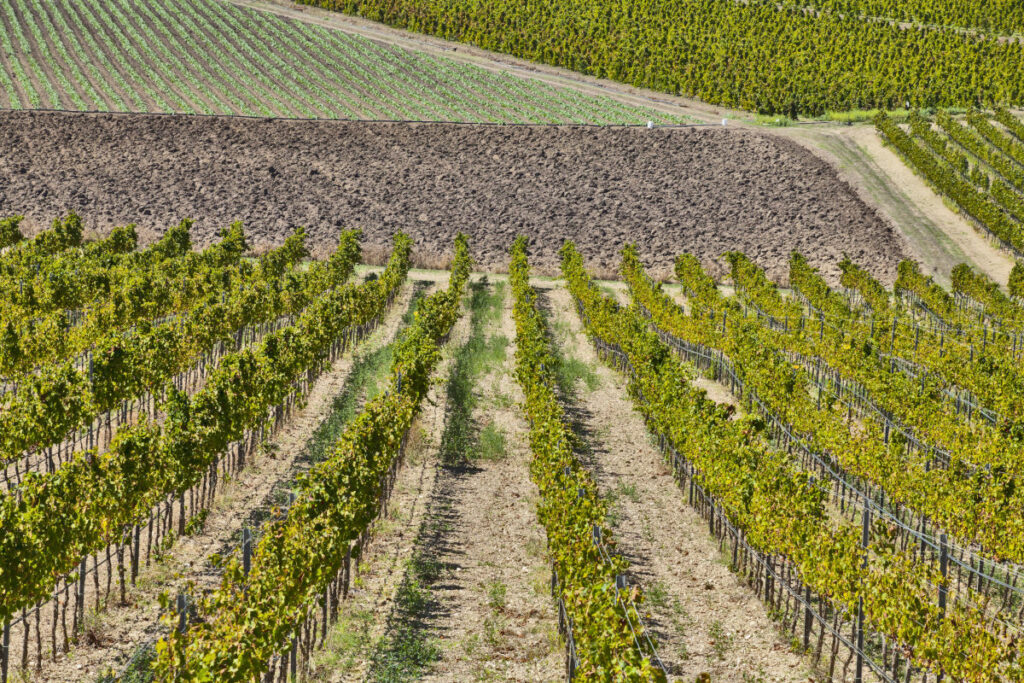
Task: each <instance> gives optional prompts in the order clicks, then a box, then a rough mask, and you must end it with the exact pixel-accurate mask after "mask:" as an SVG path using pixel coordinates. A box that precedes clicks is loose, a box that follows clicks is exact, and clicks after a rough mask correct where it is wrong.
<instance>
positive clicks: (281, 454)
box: [12, 283, 412, 683]
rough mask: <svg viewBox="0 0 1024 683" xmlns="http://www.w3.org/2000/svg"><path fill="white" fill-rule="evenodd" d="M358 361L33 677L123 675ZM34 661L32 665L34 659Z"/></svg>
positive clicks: (231, 540)
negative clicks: (168, 599) (165, 599)
mask: <svg viewBox="0 0 1024 683" xmlns="http://www.w3.org/2000/svg"><path fill="white" fill-rule="evenodd" d="M411 294H412V286H411V285H410V284H409V283H406V285H404V286H403V288H402V290H401V292H400V294H399V296H398V297H397V298H396V299H395V302H394V303H393V304H392V307H391V308H390V310H389V311H388V312H387V314H386V315H385V317H384V319H383V321H382V323H381V325H380V326H379V327H378V328H377V330H376V331H375V332H374V333H373V334H372V335H371V336H370V337H368V338H367V339H365V340H364V341H363V342H362V343H361V344H360V345H359V346H357V347H356V354H357V355H361V354H364V353H366V352H367V351H369V350H372V349H373V348H374V347H376V346H379V345H381V344H382V343H387V341H388V340H390V339H392V338H393V337H394V335H395V334H396V332H397V331H398V329H399V327H400V325H401V323H402V316H403V313H404V312H405V310H406V309H407V307H408V306H409V302H410V299H411ZM354 358H355V357H354V356H353V354H352V353H347V354H345V355H343V356H342V357H341V358H339V359H338V360H337V361H335V363H334V364H333V366H332V367H331V368H330V370H329V371H328V372H326V373H324V374H323V375H322V376H321V377H320V378H319V379H318V380H317V381H316V383H315V384H314V386H313V388H312V389H311V391H310V394H309V396H308V398H307V403H306V406H305V407H304V408H303V409H302V410H299V411H296V412H295V413H293V415H292V417H291V419H289V420H288V422H287V423H286V425H285V426H284V428H283V429H282V430H281V431H280V432H279V433H278V434H277V435H276V436H274V437H273V438H272V439H270V440H269V442H268V443H269V447H268V448H266V449H263V450H262V452H260V453H259V454H258V455H257V456H256V457H255V458H254V459H253V460H252V461H250V463H249V464H248V465H247V466H246V467H245V468H244V469H243V470H242V471H241V472H240V473H238V474H237V475H235V476H234V477H232V478H231V480H230V482H229V483H228V484H227V485H226V486H225V487H224V488H223V489H222V490H221V491H220V492H219V493H218V495H217V498H216V502H215V503H214V506H213V508H211V509H210V512H209V514H208V515H207V517H206V520H205V522H204V524H203V525H202V529H201V530H200V531H197V532H196V533H194V534H192V535H185V536H182V537H180V538H178V539H177V540H176V542H175V543H174V545H173V546H172V547H171V548H169V549H168V550H167V551H166V552H165V553H164V555H163V557H162V558H160V559H159V560H157V561H155V562H154V563H153V564H152V565H151V566H150V567H149V568H147V569H145V570H142V571H140V575H139V579H138V585H137V587H136V588H134V589H132V590H131V591H130V592H129V593H128V599H127V604H126V605H123V606H122V605H117V604H116V599H115V598H114V597H113V596H111V598H110V601H111V606H110V607H108V608H107V609H106V610H104V611H103V612H101V613H99V614H98V615H93V616H89V617H87V629H86V635H85V638H84V640H85V642H84V643H83V644H80V645H78V646H77V647H74V648H73V649H72V651H71V653H70V654H69V655H64V656H59V657H58V658H57V661H56V662H52V661H49V660H48V659H45V657H44V662H43V668H42V671H41V672H40V673H34V674H33V680H43V681H52V682H54V683H56V682H58V681H61V682H63V681H67V682H68V683H71V682H72V681H74V682H77V681H82V680H84V679H91V678H94V677H95V676H98V675H99V674H100V673H102V672H103V671H105V670H106V669H108V668H113V669H115V670H119V669H120V668H121V667H123V665H124V663H125V661H126V660H127V659H128V657H130V656H131V654H132V653H133V652H134V651H135V649H136V648H137V647H138V646H139V645H142V644H145V643H147V642H151V641H155V640H156V639H158V638H159V637H160V636H161V634H162V633H163V631H164V627H163V626H162V625H161V624H160V622H159V611H160V610H159V605H158V602H157V599H158V596H159V594H160V593H161V592H164V591H167V592H168V593H169V594H171V595H174V594H175V593H176V592H177V591H179V590H182V589H184V588H186V586H187V585H188V584H190V583H191V584H193V585H194V586H195V588H194V589H193V590H194V591H196V592H200V591H204V590H209V589H212V588H215V587H216V586H217V585H218V583H219V580H220V572H219V571H218V570H217V569H216V568H215V567H213V566H212V565H210V563H209V561H208V558H209V556H210V554H211V553H221V554H224V553H231V552H232V551H233V550H235V549H237V547H238V545H239V543H240V538H241V527H242V525H243V524H244V523H246V522H248V521H250V520H251V519H252V518H253V516H254V513H258V512H260V511H262V512H263V514H264V515H265V514H266V513H267V512H268V510H269V508H270V507H273V505H274V502H273V501H274V495H273V494H274V492H275V491H277V490H279V489H280V488H281V487H284V488H285V489H287V488H288V487H289V486H290V484H291V483H292V482H293V480H294V478H295V475H296V473H297V471H299V470H301V469H303V465H302V464H301V463H298V462H297V461H298V460H299V459H300V458H301V456H302V455H303V453H304V452H305V448H306V444H307V442H308V440H309V437H310V436H311V435H312V434H313V432H314V431H315V430H316V428H317V427H318V426H319V424H320V423H321V422H322V421H323V420H324V418H325V417H326V415H327V414H328V412H329V411H330V406H331V402H332V400H333V399H334V397H335V396H336V395H337V394H338V393H339V392H340V391H341V390H342V387H343V386H344V385H345V382H346V380H347V378H348V375H349V372H350V370H351V369H352V366H353V363H354ZM297 468H298V469H297ZM89 587H90V588H91V585H90V586H89ZM93 600H94V598H93V596H92V594H91V592H90V591H88V590H87V599H86V604H92V602H93ZM16 635H17V633H16ZM19 641H20V639H19ZM12 645H15V643H12ZM19 646H20V645H19ZM14 651H15V652H17V651H18V650H17V649H16V648H15V650H14ZM32 661H33V663H34V659H33V660H32Z"/></svg>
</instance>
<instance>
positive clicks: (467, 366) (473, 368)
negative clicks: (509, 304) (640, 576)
mask: <svg viewBox="0 0 1024 683" xmlns="http://www.w3.org/2000/svg"><path fill="white" fill-rule="evenodd" d="M504 298H505V283H504V282H496V283H493V284H492V283H489V282H487V281H484V280H481V281H477V282H474V283H473V284H472V285H471V295H470V300H469V309H470V322H469V327H470V332H469V339H468V340H467V341H466V343H465V344H463V345H462V346H461V347H459V349H458V350H457V351H456V352H455V360H454V365H453V366H452V372H451V376H450V377H449V380H448V389H447V396H446V398H447V404H448V411H449V412H448V415H447V418H446V421H445V428H444V433H443V434H442V435H441V461H442V462H444V463H447V464H455V463H459V462H465V461H467V460H472V459H475V458H483V459H488V460H493V459H497V458H498V457H500V455H501V454H502V453H503V452H504V450H505V449H504V435H503V434H500V432H497V428H496V427H493V425H492V426H491V430H490V431H489V432H488V430H487V428H486V427H485V428H484V430H483V431H482V432H481V430H480V429H479V426H478V425H477V423H476V421H475V420H474V419H473V411H474V409H475V408H476V407H477V405H478V403H479V399H478V397H477V396H476V394H475V392H474V389H475V388H476V387H477V386H478V384H479V382H480V380H481V379H482V378H483V377H484V376H486V375H487V374H488V373H490V372H492V371H494V370H495V369H497V368H498V366H499V365H500V364H501V363H502V362H503V361H504V360H505V355H506V353H507V352H508V344H509V342H508V338H507V337H505V336H503V335H489V334H487V327H488V326H489V325H491V324H492V323H493V322H495V321H496V320H497V319H498V318H499V316H500V315H501V304H502V301H503V300H504ZM483 439H486V441H484V440H483Z"/></svg>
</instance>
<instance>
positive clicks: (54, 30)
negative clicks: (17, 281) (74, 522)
mask: <svg viewBox="0 0 1024 683" xmlns="http://www.w3.org/2000/svg"><path fill="white" fill-rule="evenodd" d="M3 29H7V30H3ZM3 48H7V49H6V54H8V55H10V57H9V59H8V60H6V61H5V62H4V64H3V66H2V67H0V108H10V109H20V108H23V107H24V108H33V109H35V108H56V109H71V110H79V111H154V112H184V113H199V114H242V115H251V116H286V117H296V118H346V119H398V120H410V119H415V120H428V121H474V122H476V121H487V122H516V123H600V124H605V123H634V124H636V123H645V122H646V121H648V120H653V121H656V122H659V123H663V122H664V123H675V122H679V121H680V120H681V119H680V118H678V117H675V116H670V115H665V114H661V113H659V112H657V111H654V110H651V109H647V108H645V107H634V106H629V105H622V104H618V103H616V102H615V101H613V100H611V99H608V98H604V97H599V96H591V95H583V94H576V95H575V96H570V95H567V94H566V93H565V92H564V91H563V90H564V89H561V88H556V87H553V86H549V85H546V84H541V83H538V82H536V81H532V80H527V79H523V78H519V77H516V76H509V75H507V74H503V73H495V72H491V71H489V70H486V69H483V68H480V67H478V66H476V65H472V64H465V63H461V62H456V61H452V60H449V59H445V58H439V57H433V56H430V55H426V54H421V53H416V52H412V51H408V50H404V49H400V48H394V47H390V46H384V45H380V44H378V43H377V42H374V41H371V40H368V39H365V38H362V37H359V36H355V35H351V34H347V33H343V32H340V31H335V30H331V29H329V28H325V27H323V26H319V25H315V24H308V23H304V22H295V21H288V20H285V19H282V18H281V17H278V16H275V15H273V14H272V13H266V12H260V11H256V10H252V9H249V8H242V7H237V6H233V5H231V4H230V3H221V2H215V1H213V0H159V1H158V2H148V3H136V2H132V1H131V0H111V1H110V2H103V3H97V2H87V3H77V2H71V1H70V0H58V1H57V2H52V1H50V0H12V2H10V3H6V4H5V6H4V8H3V11H0V49H3Z"/></svg>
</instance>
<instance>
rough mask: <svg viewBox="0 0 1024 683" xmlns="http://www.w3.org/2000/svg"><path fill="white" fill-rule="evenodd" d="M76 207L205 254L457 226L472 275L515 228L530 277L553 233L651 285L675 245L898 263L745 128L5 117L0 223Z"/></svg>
mask: <svg viewBox="0 0 1024 683" xmlns="http://www.w3.org/2000/svg"><path fill="white" fill-rule="evenodd" d="M72 209H74V210H78V211H80V212H82V213H83V214H84V215H85V216H86V219H87V222H88V223H89V224H90V225H92V224H93V223H95V224H96V225H97V226H98V227H101V228H103V227H109V226H113V225H118V224H124V223H127V222H133V221H134V222H136V223H138V224H139V225H140V227H142V228H145V229H147V230H148V231H154V230H162V229H165V228H166V226H167V225H169V224H172V223H176V222H177V221H179V220H180V219H181V218H182V217H183V216H193V217H195V218H197V219H199V223H198V225H197V229H196V233H197V237H198V238H199V239H198V240H197V241H198V242H199V243H203V244H205V243H209V242H210V241H212V240H213V239H214V238H215V232H214V229H215V228H217V227H220V226H223V225H225V224H227V223H229V222H231V221H233V220H242V221H244V223H245V225H246V227H247V230H248V233H249V235H250V238H251V241H252V242H253V243H254V245H256V246H261V245H262V246H267V245H270V244H276V243H280V242H281V241H282V240H283V238H284V236H285V235H286V232H287V230H288V228H289V227H291V226H293V225H298V224H301V225H306V226H307V227H308V228H309V231H310V235H311V238H312V242H313V244H314V246H323V247H327V246H330V245H333V243H334V241H335V240H336V239H337V230H338V228H339V227H340V226H355V225H358V226H361V227H363V228H364V229H365V230H366V234H367V241H368V243H369V244H370V245H371V246H373V245H377V246H383V245H385V244H386V243H387V242H388V240H389V238H390V235H391V234H392V233H393V232H394V231H396V230H399V229H402V230H405V231H407V232H409V234H410V235H411V236H412V237H413V238H414V239H415V240H416V243H417V245H418V249H419V251H421V252H424V251H426V252H433V253H438V252H441V253H444V252H447V251H448V250H449V249H450V245H451V242H452V238H453V236H454V234H455V233H456V232H457V231H459V230H463V231H466V232H468V233H469V234H470V237H471V240H472V241H471V244H472V246H473V251H474V255H475V257H476V258H477V259H478V265H479V266H480V267H481V268H483V269H485V270H495V269H499V270H500V269H502V268H504V267H505V264H506V263H507V256H506V250H507V248H508V245H509V243H510V242H511V241H512V239H513V237H514V236H515V235H516V234H517V233H525V234H527V235H529V236H530V237H531V238H532V243H533V244H532V248H533V253H534V254H536V256H535V259H534V260H535V263H536V265H537V270H538V273H539V274H553V273H554V272H555V271H557V250H558V247H559V246H560V245H561V243H562V241H563V240H564V239H572V240H575V241H576V242H577V243H578V244H579V246H580V248H581V251H582V252H583V254H584V256H585V258H586V259H587V261H588V265H590V266H591V267H593V268H595V269H597V270H598V271H599V272H604V273H608V274H610V273H612V272H613V271H614V268H615V266H616V265H617V263H618V255H617V252H618V250H619V249H620V248H621V247H622V245H624V244H625V243H627V242H629V241H636V242H637V243H638V246H639V248H640V251H641V255H642V256H643V257H644V259H645V260H646V261H647V263H648V265H649V266H651V267H653V268H654V269H655V270H656V272H661V273H663V274H667V272H668V271H669V269H670V268H671V263H672V259H673V258H674V256H675V255H676V254H678V253H679V252H681V251H692V252H694V253H696V254H698V255H699V256H701V258H702V259H704V260H705V262H706V264H707V265H709V266H710V265H711V263H712V261H713V260H714V259H716V258H717V257H718V256H720V254H721V253H722V252H724V251H726V250H729V249H741V250H743V251H745V252H746V253H747V254H748V255H750V256H751V257H752V258H753V259H754V260H756V261H757V262H758V263H760V264H761V265H763V266H765V267H766V269H767V271H768V274H769V276H771V277H773V278H779V279H784V278H785V276H786V274H787V271H788V267H787V263H786V262H787V258H788V254H789V251H790V250H791V249H799V250H800V251H802V252H804V253H805V254H806V255H807V256H808V258H809V259H810V260H811V262H812V263H814V264H815V265H817V266H820V267H821V268H822V269H823V271H824V272H825V273H826V275H828V276H829V277H830V278H831V279H833V280H834V279H835V278H836V277H837V276H838V269H837V267H836V263H837V262H838V261H839V259H840V258H841V257H842V254H843V253H847V254H849V255H850V256H851V257H852V258H854V259H856V260H857V261H859V262H861V263H864V264H866V265H868V267H870V268H871V269H872V271H873V273H874V274H875V275H876V276H878V277H879V278H880V279H882V280H883V281H885V282H889V283H891V282H892V281H893V279H894V277H895V267H896V264H897V262H898V261H899V260H900V259H901V258H903V257H904V256H905V255H906V254H905V250H904V247H903V242H902V239H901V238H900V237H899V236H898V235H897V234H896V233H895V232H894V231H893V230H892V229H891V228H890V227H889V226H888V224H887V223H886V222H885V221H883V219H882V218H881V217H880V216H879V215H878V214H877V213H876V212H875V211H874V210H873V209H871V208H870V207H868V206H867V205H866V204H865V203H864V202H863V201H862V200H860V199H859V198H858V197H857V195H856V194H855V193H854V191H853V190H852V189H851V188H850V187H849V185H847V184H846V183H844V182H843V181H841V180H839V179H838V178H837V176H836V173H835V171H834V170H833V169H832V168H831V167H830V166H829V165H828V164H827V163H825V162H823V161H821V160H820V159H818V158H816V157H815V156H813V155H812V154H811V153H809V152H807V151H806V150H804V149H803V148H801V147H800V146H799V145H797V144H795V143H793V142H791V141H789V140H784V139H781V138H779V137H777V136H771V135H765V134H761V133H757V132H754V131H752V130H740V129H737V128H720V127H710V128H676V129H654V130H648V129H646V128H585V127H545V126H504V127H495V126H477V125H452V124H390V123H370V122H324V121H274V120H259V119H242V120H240V119H225V118H214V117H177V116H152V115H110V114H52V113H40V112H5V113H3V114H2V115H0V213H15V212H17V213H24V214H26V216H27V217H28V220H29V225H30V226H35V227H41V226H43V225H46V224H48V223H49V221H50V220H51V219H52V218H53V216H55V215H57V214H60V213H62V212H65V211H68V210H72Z"/></svg>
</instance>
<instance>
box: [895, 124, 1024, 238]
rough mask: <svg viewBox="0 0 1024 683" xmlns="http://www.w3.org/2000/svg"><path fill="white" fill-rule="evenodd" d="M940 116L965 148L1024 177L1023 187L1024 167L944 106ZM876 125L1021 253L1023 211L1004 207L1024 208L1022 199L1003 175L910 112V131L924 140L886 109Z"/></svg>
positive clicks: (962, 205) (937, 183)
mask: <svg viewBox="0 0 1024 683" xmlns="http://www.w3.org/2000/svg"><path fill="white" fill-rule="evenodd" d="M938 121H939V124H940V125H941V126H942V127H943V129H944V130H945V132H946V133H947V134H949V136H950V137H951V138H952V139H953V140H955V141H956V142H957V143H958V144H959V145H961V146H962V147H963V148H964V149H967V150H969V151H971V153H972V154H974V155H976V156H978V157H980V158H981V159H984V160H985V161H986V162H987V163H989V164H992V165H994V168H995V169H996V170H997V171H1000V169H1001V171H1000V172H1002V173H1006V174H1008V175H1009V176H1011V178H1012V179H1016V181H1017V182H1020V183H1021V185H1020V186H1019V189H1020V188H1024V172H1022V171H1020V169H1017V168H1016V167H1014V166H1013V165H1011V164H1010V163H1009V162H1008V161H1007V160H1005V159H1004V158H1002V157H1001V156H998V155H997V154H996V153H995V152H994V151H993V150H992V149H991V148H990V147H988V146H987V143H984V142H982V141H981V140H979V139H978V138H977V137H976V136H975V135H974V134H972V133H971V132H969V131H968V130H967V129H965V128H964V127H963V126H961V125H960V124H959V123H958V122H956V121H955V120H954V119H953V118H952V117H950V116H949V115H948V114H944V113H942V112H940V113H939V115H938ZM973 121H974V122H975V123H977V122H979V121H980V119H979V117H977V116H974V118H973ZM875 126H876V127H877V128H878V131H879V132H880V133H881V134H882V135H883V137H884V138H885V139H886V140H888V141H889V143H890V144H892V146H893V147H894V148H895V149H896V151H897V153H898V154H899V155H900V156H901V157H902V158H903V160H904V161H905V162H906V163H907V164H909V165H910V167H911V168H913V169H914V170H915V171H916V172H917V173H918V174H920V175H921V176H922V177H923V178H924V179H925V180H926V181H927V182H928V183H929V184H930V185H932V186H933V187H934V188H935V189H936V190H937V191H938V192H939V193H941V194H944V195H946V196H947V197H949V198H950V199H951V200H952V201H953V202H954V203H955V204H956V205H957V206H958V207H959V208H960V211H962V212H963V213H964V215H966V216H967V217H968V218H970V219H971V220H973V221H974V223H975V224H976V225H978V226H979V227H980V228H982V229H983V230H985V231H986V232H988V233H989V234H991V235H992V236H994V237H995V238H996V239H998V240H999V241H1000V242H1002V243H1003V245H1004V246H1006V247H1008V248H1009V249H1011V250H1014V251H1016V252H1017V253H1021V252H1024V225H1022V224H1021V222H1020V220H1018V219H1024V215H1021V216H1018V219H1015V218H1014V216H1013V215H1010V214H1008V213H1007V211H1006V210H1004V207H1005V208H1006V209H1009V210H1010V211H1020V212H1021V214H1024V200H1022V199H1021V198H1020V197H1018V196H1017V195H1016V193H1015V192H1014V191H1013V190H1012V189H1011V188H1010V186H1009V185H1008V184H1007V183H1005V182H1004V181H1003V180H1001V179H999V178H996V179H995V180H994V181H992V180H990V178H989V176H988V174H987V173H985V172H984V171H980V170H979V169H978V168H977V167H973V168H972V167H970V161H969V159H968V158H967V157H966V156H965V155H964V154H963V153H962V152H960V151H958V149H956V148H955V147H952V146H949V145H947V144H946V142H945V141H944V140H942V139H941V138H940V137H938V136H937V134H936V133H935V132H934V131H932V130H931V126H930V124H928V122H927V121H925V120H924V119H921V118H916V119H915V118H913V117H912V118H911V131H912V132H913V133H914V135H915V136H917V137H919V138H920V139H922V140H923V141H924V142H925V143H926V146H921V145H918V144H917V143H916V142H915V140H914V138H913V137H911V136H910V135H908V134H907V133H906V132H905V131H904V130H903V129H901V128H900V127H899V126H898V125H897V124H896V123H895V122H894V121H893V120H891V119H890V118H889V117H888V116H886V115H885V114H884V113H880V114H879V115H878V116H877V117H876V118H875ZM990 189H991V190H992V193H991V194H990V193H989V190H990ZM1015 198H1016V199H1015ZM1007 204H1009V205H1008V206H1007Z"/></svg>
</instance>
